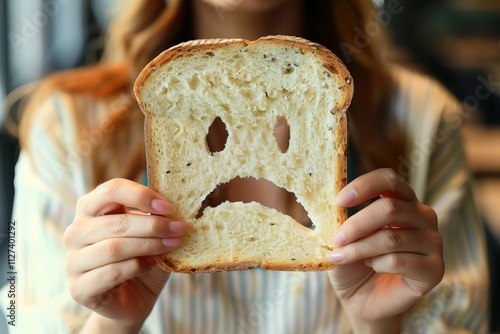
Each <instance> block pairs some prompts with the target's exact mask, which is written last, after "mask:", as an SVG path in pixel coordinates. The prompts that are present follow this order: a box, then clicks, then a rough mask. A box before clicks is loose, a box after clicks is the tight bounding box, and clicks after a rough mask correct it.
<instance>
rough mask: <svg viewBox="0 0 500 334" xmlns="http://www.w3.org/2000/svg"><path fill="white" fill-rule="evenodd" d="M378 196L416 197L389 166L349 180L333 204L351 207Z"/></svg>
mask: <svg viewBox="0 0 500 334" xmlns="http://www.w3.org/2000/svg"><path fill="white" fill-rule="evenodd" d="M378 196H383V197H391V198H398V199H401V200H405V201H413V200H415V199H416V197H415V193H414V191H413V190H412V189H411V187H410V186H409V185H408V184H407V183H406V181H405V180H404V178H403V177H402V176H400V175H399V174H397V173H396V172H395V171H394V170H392V169H390V168H382V169H377V170H374V171H371V172H369V173H367V174H364V175H361V176H360V177H358V178H356V179H354V180H353V181H352V182H350V183H349V184H348V185H347V186H345V187H344V189H342V190H341V191H340V192H339V194H338V195H337V198H336V200H335V204H336V205H338V206H342V207H352V206H356V205H358V204H361V203H363V202H365V201H367V200H370V199H372V198H375V197H378Z"/></svg>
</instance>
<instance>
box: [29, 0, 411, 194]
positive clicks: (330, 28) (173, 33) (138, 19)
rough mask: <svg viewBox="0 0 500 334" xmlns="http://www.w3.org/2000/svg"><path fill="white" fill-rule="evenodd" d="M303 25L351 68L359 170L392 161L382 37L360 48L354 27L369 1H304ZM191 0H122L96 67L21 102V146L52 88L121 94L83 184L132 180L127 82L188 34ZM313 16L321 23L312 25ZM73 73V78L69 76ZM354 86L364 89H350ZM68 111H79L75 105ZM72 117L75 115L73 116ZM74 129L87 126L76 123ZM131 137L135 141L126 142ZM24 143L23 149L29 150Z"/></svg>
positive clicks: (52, 81)
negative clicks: (118, 155)
mask: <svg viewBox="0 0 500 334" xmlns="http://www.w3.org/2000/svg"><path fill="white" fill-rule="evenodd" d="M306 3H307V7H308V15H310V16H309V17H311V15H312V17H314V20H315V21H316V22H315V23H314V24H309V25H308V26H309V31H308V35H309V36H306V37H307V38H309V39H311V40H313V41H315V42H318V43H320V44H323V45H325V46H326V47H327V48H329V49H331V50H332V51H333V52H335V53H336V54H337V55H338V56H339V57H340V58H341V59H342V60H343V61H344V63H345V64H346V65H347V67H348V68H349V70H350V72H351V74H352V76H353V78H354V82H355V94H354V98H353V101H352V104H351V107H350V109H349V119H350V136H351V143H352V144H353V145H354V146H355V147H356V151H357V152H358V154H357V156H358V159H359V161H360V163H359V164H358V166H357V167H358V171H357V172H358V173H361V172H366V171H369V170H372V169H375V168H379V167H392V168H394V169H396V168H397V166H398V163H399V161H398V157H399V156H401V155H402V154H404V149H403V148H404V139H403V137H402V134H401V131H399V130H398V127H397V126H396V125H395V124H393V123H392V120H391V118H390V114H389V103H390V98H391V95H392V91H393V83H392V80H391V76H390V73H389V71H388V69H387V66H386V65H385V64H384V61H383V59H382V57H381V54H380V50H381V49H382V48H381V42H380V40H379V39H380V37H382V36H383V33H382V31H380V33H379V34H378V35H380V36H370V41H369V43H365V44H364V45H362V47H360V45H358V44H359V43H357V40H356V38H358V39H359V34H360V29H363V28H364V27H366V25H367V23H368V22H372V23H376V22H374V15H373V13H375V9H374V7H373V4H372V2H371V0H321V1H307V2H306ZM189 7H190V4H189V1H182V0H168V1H165V0H128V1H127V0H125V1H123V2H122V3H121V6H118V8H117V10H116V13H115V14H116V15H115V18H114V20H113V21H112V24H111V25H110V27H109V31H108V39H107V44H106V47H105V54H104V56H103V60H102V62H101V64H100V65H98V66H92V67H87V68H82V69H76V70H72V71H67V72H63V73H59V74H56V75H53V76H50V77H48V78H47V79H45V80H44V81H43V83H42V85H41V87H40V89H38V90H37V93H36V94H34V96H33V98H32V99H31V101H30V103H29V104H28V106H27V108H26V113H25V116H24V117H23V122H22V124H21V129H20V138H21V144H22V145H23V146H24V147H25V148H27V147H26V143H27V142H28V141H27V137H28V135H29V131H30V128H31V124H30V114H32V113H34V112H36V106H37V105H38V104H39V103H40V100H41V99H43V98H44V97H46V96H47V95H48V94H50V93H51V92H53V91H64V92H67V93H70V94H88V95H90V96H93V97H95V98H97V99H101V100H108V101H111V102H112V101H116V99H119V98H121V99H122V100H123V96H126V97H127V96H128V98H125V99H124V100H125V101H126V103H120V104H118V107H116V103H115V104H113V103H111V102H110V103H109V105H110V106H113V105H115V107H110V108H109V117H108V119H110V120H112V121H113V122H115V123H114V127H113V129H114V130H113V132H112V133H109V134H107V136H106V138H104V139H103V140H101V141H100V142H99V143H96V145H94V146H93V147H92V151H91V155H90V159H91V169H92V170H91V180H90V184H89V188H93V187H95V186H96V185H97V184H99V183H101V182H104V181H105V180H107V179H109V178H112V177H127V178H130V179H137V178H138V176H139V175H140V173H141V171H142V170H143V169H144V164H145V162H144V157H143V156H144V142H143V140H144V139H143V135H142V126H143V125H142V124H143V121H142V113H141V112H140V111H139V110H138V108H137V104H136V103H135V101H134V100H133V98H132V95H131V91H132V85H133V82H134V80H135V78H136V76H137V74H138V73H139V71H140V70H141V69H142V68H143V67H144V66H145V65H146V64H147V62H149V61H150V60H151V59H153V58H154V57H155V56H156V55H157V54H159V53H160V52H161V51H163V50H165V49H167V48H168V47H170V46H172V45H174V44H176V43H178V42H181V41H184V40H186V39H188V38H192V34H191V30H190V27H191V22H190V16H189ZM318 22H319V24H318ZM75 78H78V80H75ZM356 92H362V93H358V94H356ZM68 112H75V113H78V112H81V111H79V110H77V109H75V110H69V111H68ZM76 119H77V118H76ZM82 127H83V125H81V124H78V127H77V128H78V129H79V130H80V132H82V133H83V132H88V131H89V130H91V129H84V128H82ZM131 135H133V136H135V137H134V138H136V146H134V147H133V148H131V147H129V146H125V145H130V141H124V140H123V137H124V136H131ZM28 149H29V148H28ZM111 152H122V153H124V152H125V153H127V152H128V153H130V152H133V154H130V159H128V161H127V162H126V163H123V161H121V162H120V166H115V167H116V168H113V164H117V163H116V162H115V163H114V162H113V161H112V160H113V159H110V157H111V156H113V155H112V154H111Z"/></svg>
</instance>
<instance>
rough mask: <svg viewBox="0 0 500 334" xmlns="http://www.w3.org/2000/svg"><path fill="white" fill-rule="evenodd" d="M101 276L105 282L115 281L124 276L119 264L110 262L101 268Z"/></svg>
mask: <svg viewBox="0 0 500 334" xmlns="http://www.w3.org/2000/svg"><path fill="white" fill-rule="evenodd" d="M100 276H101V279H102V280H103V281H104V282H110V283H115V282H117V281H119V280H120V278H121V277H122V272H121V270H120V269H119V268H118V266H117V265H115V264H110V265H107V266H105V267H104V268H101V270H100Z"/></svg>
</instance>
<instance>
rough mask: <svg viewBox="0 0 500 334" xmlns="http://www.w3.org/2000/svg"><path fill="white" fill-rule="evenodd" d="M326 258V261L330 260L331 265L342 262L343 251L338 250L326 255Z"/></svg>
mask: <svg viewBox="0 0 500 334" xmlns="http://www.w3.org/2000/svg"><path fill="white" fill-rule="evenodd" d="M327 257H328V260H330V261H331V262H333V263H340V262H342V261H343V260H344V251H342V250H340V249H338V250H336V251H334V252H333V253H330V254H328V255H327Z"/></svg>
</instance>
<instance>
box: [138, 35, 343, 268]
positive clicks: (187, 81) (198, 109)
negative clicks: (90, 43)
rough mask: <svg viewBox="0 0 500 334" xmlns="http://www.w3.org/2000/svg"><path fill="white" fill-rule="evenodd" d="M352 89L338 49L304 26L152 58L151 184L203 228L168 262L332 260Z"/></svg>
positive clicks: (145, 88) (146, 79)
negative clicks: (307, 36) (298, 33)
mask: <svg viewBox="0 0 500 334" xmlns="http://www.w3.org/2000/svg"><path fill="white" fill-rule="evenodd" d="M352 91H353V86H352V79H351V77H350V75H349V72H348V71H347V69H346V68H345V67H344V65H343V64H342V63H341V62H340V61H339V60H338V58H337V57H336V56H335V55H333V54H332V53H331V52H330V51H328V50H326V49H325V48H323V47H321V46H320V45H318V44H314V43H311V42H308V41H305V40H303V39H298V38H295V37H286V36H270V37H266V38H262V39H259V40H257V41H255V42H248V41H245V40H202V41H193V42H188V43H184V44H181V45H178V46H176V47H174V48H172V49H169V50H167V51H165V52H164V53H162V54H161V55H160V56H158V57H157V58H156V59H155V60H153V61H152V62H151V63H150V64H149V65H148V66H147V67H146V68H145V69H144V70H143V71H142V72H141V74H140V76H139V78H138V79H137V81H136V86H135V93H136V96H137V99H138V102H139V105H140V107H141V109H142V110H143V112H144V114H145V116H146V118H145V132H146V148H147V149H146V153H147V163H148V179H149V186H150V187H151V188H153V189H154V190H156V191H159V192H160V193H162V194H163V195H165V196H166V197H167V198H168V199H169V200H170V201H172V203H173V204H174V205H175V206H176V207H177V208H178V213H177V217H176V218H178V219H182V220H184V221H186V222H187V223H189V224H191V225H192V227H193V232H191V233H189V234H188V235H187V236H186V240H185V243H184V244H183V246H181V247H180V248H178V249H176V250H174V251H172V252H169V253H166V254H163V255H161V256H159V257H158V263H159V264H160V266H161V267H162V268H164V269H165V270H169V271H177V272H185V273H190V272H210V271H217V270H241V269H249V268H254V267H256V266H261V267H262V268H264V269H274V270H327V269H331V268H333V267H334V265H333V264H332V263H330V262H329V261H327V259H326V254H327V253H328V252H329V251H330V250H331V249H332V247H333V245H332V238H333V234H334V233H335V231H336V229H337V228H338V226H339V225H340V224H341V223H342V222H343V220H344V219H345V216H346V212H345V210H344V209H342V208H338V207H335V206H334V205H333V199H334V198H335V196H336V194H337V192H338V191H339V190H340V189H341V188H342V187H343V185H344V184H345V181H346V179H345V178H346V151H347V142H346V137H347V135H346V131H347V120H346V113H345V111H346V109H347V107H348V105H349V103H350V99H351V97H352ZM215 134H216V135H215ZM235 191H236V192H235ZM253 192H254V193H255V194H254V193H253ZM223 200H224V201H223ZM257 200H259V201H257ZM274 208H276V209H277V210H276V209H274ZM308 219H310V221H311V222H312V223H313V224H314V226H315V228H314V229H309V228H306V227H304V226H303V225H302V224H300V223H299V222H303V221H304V220H305V221H307V220H308Z"/></svg>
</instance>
